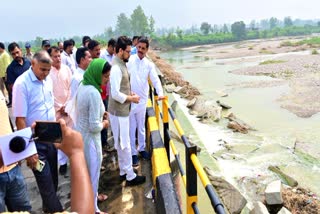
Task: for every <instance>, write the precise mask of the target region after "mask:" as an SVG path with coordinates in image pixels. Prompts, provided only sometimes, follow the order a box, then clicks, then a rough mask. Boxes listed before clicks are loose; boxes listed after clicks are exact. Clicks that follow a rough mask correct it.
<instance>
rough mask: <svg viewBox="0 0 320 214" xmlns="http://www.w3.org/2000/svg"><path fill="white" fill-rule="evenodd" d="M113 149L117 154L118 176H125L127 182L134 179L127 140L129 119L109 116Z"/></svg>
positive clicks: (128, 141) (128, 140)
mask: <svg viewBox="0 0 320 214" xmlns="http://www.w3.org/2000/svg"><path fill="white" fill-rule="evenodd" d="M109 119H110V123H111V130H112V133H113V139H114V147H115V148H116V149H117V152H118V162H119V168H120V175H124V174H127V177H126V179H127V180H128V181H130V180H132V179H134V178H135V177H136V174H135V173H134V172H133V168H132V158H131V147H130V138H129V117H118V116H114V115H112V114H109Z"/></svg>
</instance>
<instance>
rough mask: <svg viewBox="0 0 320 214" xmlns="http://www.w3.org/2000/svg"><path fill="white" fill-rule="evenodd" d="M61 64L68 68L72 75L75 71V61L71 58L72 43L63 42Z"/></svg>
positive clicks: (68, 41)
mask: <svg viewBox="0 0 320 214" xmlns="http://www.w3.org/2000/svg"><path fill="white" fill-rule="evenodd" d="M61 63H62V64H64V65H66V66H68V67H69V69H70V70H71V72H72V74H73V73H74V72H75V71H76V70H77V66H76V61H75V60H74V57H73V43H72V41H70V40H66V41H64V42H63V52H62V53H61Z"/></svg>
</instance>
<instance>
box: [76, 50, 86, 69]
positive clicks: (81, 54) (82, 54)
mask: <svg viewBox="0 0 320 214" xmlns="http://www.w3.org/2000/svg"><path fill="white" fill-rule="evenodd" d="M86 51H89V49H88V48H87V47H81V48H78V49H77V52H76V61H77V64H78V65H79V64H80V61H81V58H84V57H85V56H86Z"/></svg>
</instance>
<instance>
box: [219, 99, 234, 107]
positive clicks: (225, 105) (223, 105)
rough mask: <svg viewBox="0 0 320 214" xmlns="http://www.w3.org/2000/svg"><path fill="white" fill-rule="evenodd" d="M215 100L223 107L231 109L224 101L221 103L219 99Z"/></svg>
mask: <svg viewBox="0 0 320 214" xmlns="http://www.w3.org/2000/svg"><path fill="white" fill-rule="evenodd" d="M216 102H217V104H218V105H219V106H221V107H222V108H223V109H231V108H232V107H231V106H229V105H227V104H225V103H221V102H220V101H219V100H217V101H216Z"/></svg>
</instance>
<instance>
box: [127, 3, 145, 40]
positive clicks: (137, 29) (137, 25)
mask: <svg viewBox="0 0 320 214" xmlns="http://www.w3.org/2000/svg"><path fill="white" fill-rule="evenodd" d="M131 27H132V33H133V35H137V36H145V35H147V34H148V33H149V32H150V30H149V24H148V18H147V16H146V15H145V14H144V12H143V9H142V7H141V6H140V5H139V6H138V7H137V8H136V9H135V10H134V11H133V13H132V14H131Z"/></svg>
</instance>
